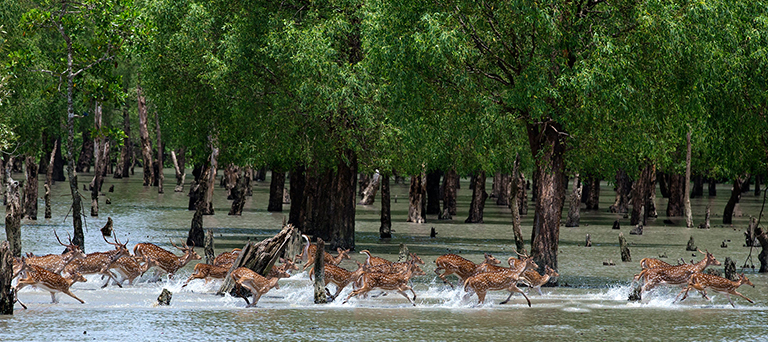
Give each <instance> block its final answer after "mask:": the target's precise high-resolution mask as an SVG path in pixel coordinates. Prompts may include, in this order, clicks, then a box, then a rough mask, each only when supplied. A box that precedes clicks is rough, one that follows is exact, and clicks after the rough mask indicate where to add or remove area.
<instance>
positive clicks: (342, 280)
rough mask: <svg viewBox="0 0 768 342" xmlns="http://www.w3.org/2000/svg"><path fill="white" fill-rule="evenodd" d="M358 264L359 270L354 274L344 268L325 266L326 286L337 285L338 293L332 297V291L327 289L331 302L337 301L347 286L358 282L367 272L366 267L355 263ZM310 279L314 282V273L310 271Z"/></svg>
mask: <svg viewBox="0 0 768 342" xmlns="http://www.w3.org/2000/svg"><path fill="white" fill-rule="evenodd" d="M355 263H357V269H356V270H355V271H354V272H350V271H348V270H346V269H344V268H341V267H339V266H336V265H325V267H324V270H323V272H325V279H323V280H324V281H325V286H328V283H333V284H334V285H336V293H335V294H333V295H331V294H330V291H328V290H327V289H326V291H327V292H328V297H329V298H330V299H329V301H333V300H334V299H336V297H338V296H339V293H341V290H343V289H344V288H345V287H347V285H349V284H350V283H353V282H356V281H357V279H359V278H360V276H361V275H362V274H363V272H364V271H365V265H363V264H361V263H359V262H357V261H355ZM309 279H310V280H312V272H311V271H310V275H309Z"/></svg>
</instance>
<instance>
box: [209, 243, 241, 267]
mask: <svg viewBox="0 0 768 342" xmlns="http://www.w3.org/2000/svg"><path fill="white" fill-rule="evenodd" d="M242 251H243V250H242V249H240V248H235V249H233V250H232V251H231V252H224V253H221V254H219V255H217V256H216V258H215V259H213V266H219V267H224V268H227V269H229V268H230V267H232V264H234V263H235V261H237V257H239V256H240V252H242Z"/></svg>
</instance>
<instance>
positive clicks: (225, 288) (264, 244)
mask: <svg viewBox="0 0 768 342" xmlns="http://www.w3.org/2000/svg"><path fill="white" fill-rule="evenodd" d="M296 229H297V228H295V227H294V226H293V225H290V224H289V225H286V226H285V227H283V229H282V230H281V231H280V232H279V233H277V235H275V236H273V237H271V238H269V239H265V240H263V241H261V242H258V243H256V242H248V243H247V244H246V245H245V246H243V250H242V251H241V252H240V256H239V257H237V260H236V261H235V262H234V263H233V264H232V267H231V268H230V269H229V271H228V272H227V275H226V276H225V277H224V283H223V284H221V287H220V288H219V291H218V292H217V293H216V294H218V295H220V296H222V295H224V294H225V293H230V294H233V292H232V290H233V289H234V287H235V281H234V280H232V277H230V276H229V274H230V273H232V271H234V270H236V269H237V268H238V267H246V268H249V269H250V270H252V271H254V272H256V273H258V274H261V275H262V276H266V275H267V274H268V273H269V270H270V269H272V266H273V265H274V264H275V262H277V260H278V259H279V258H280V256H281V255H283V251H285V248H286V247H287V246H288V243H289V242H290V240H291V237H292V236H294V235H295V234H294V230H296ZM233 295H234V294H233Z"/></svg>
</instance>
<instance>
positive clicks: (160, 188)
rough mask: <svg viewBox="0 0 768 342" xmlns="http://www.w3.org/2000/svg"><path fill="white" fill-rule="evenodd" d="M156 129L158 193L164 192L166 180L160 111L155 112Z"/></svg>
mask: <svg viewBox="0 0 768 342" xmlns="http://www.w3.org/2000/svg"><path fill="white" fill-rule="evenodd" d="M155 131H157V193H158V194H162V193H163V192H164V190H163V181H164V180H165V175H164V174H163V150H164V149H165V146H164V145H163V139H162V137H161V136H160V114H159V113H158V112H155Z"/></svg>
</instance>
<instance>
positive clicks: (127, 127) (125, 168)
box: [113, 108, 133, 178]
mask: <svg viewBox="0 0 768 342" xmlns="http://www.w3.org/2000/svg"><path fill="white" fill-rule="evenodd" d="M123 132H124V133H125V137H123V147H122V148H121V149H120V158H118V164H117V169H115V174H114V175H113V177H114V178H123V177H125V178H128V177H129V176H130V174H129V170H130V168H131V155H132V154H133V146H132V143H131V116H130V114H129V112H128V108H125V109H123Z"/></svg>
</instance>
